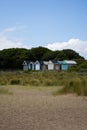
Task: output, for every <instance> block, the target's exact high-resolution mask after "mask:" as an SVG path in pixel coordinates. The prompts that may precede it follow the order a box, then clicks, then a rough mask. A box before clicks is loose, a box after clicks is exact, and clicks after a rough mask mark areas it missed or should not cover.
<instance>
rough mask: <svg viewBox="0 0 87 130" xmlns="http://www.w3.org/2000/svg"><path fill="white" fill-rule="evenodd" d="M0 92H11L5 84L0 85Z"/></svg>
mask: <svg viewBox="0 0 87 130" xmlns="http://www.w3.org/2000/svg"><path fill="white" fill-rule="evenodd" d="M0 94H12V93H11V92H9V90H8V88H6V86H0Z"/></svg>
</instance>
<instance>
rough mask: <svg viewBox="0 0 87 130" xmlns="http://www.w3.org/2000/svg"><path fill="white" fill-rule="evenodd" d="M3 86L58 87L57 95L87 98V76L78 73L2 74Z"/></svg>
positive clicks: (0, 74) (0, 81)
mask: <svg viewBox="0 0 87 130" xmlns="http://www.w3.org/2000/svg"><path fill="white" fill-rule="evenodd" d="M3 85H4V86H6V85H19V86H20V85H21V86H25V87H26V86H36V87H38V86H42V87H44V86H50V87H51V86H52V87H53V86H54V87H55V86H56V87H58V91H56V92H55V95H58V94H67V93H76V94H77V95H85V96H87V75H86V74H85V75H84V74H83V75H81V74H79V73H77V72H58V71H39V72H36V71H35V72H31V71H30V72H27V73H26V72H23V71H19V72H17V71H14V72H11V71H10V72H0V86H3ZM59 86H61V87H59ZM59 88H60V89H59Z"/></svg>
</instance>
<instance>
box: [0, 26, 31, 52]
mask: <svg viewBox="0 0 87 130" xmlns="http://www.w3.org/2000/svg"><path fill="white" fill-rule="evenodd" d="M17 30H18V29H17V28H16V27H13V28H6V29H5V30H3V31H2V32H0V50H2V49H7V48H29V46H28V45H25V44H24V42H23V41H22V40H20V39H17V40H12V39H11V38H10V37H9V36H8V34H9V33H10V34H12V33H13V32H16V31H17Z"/></svg>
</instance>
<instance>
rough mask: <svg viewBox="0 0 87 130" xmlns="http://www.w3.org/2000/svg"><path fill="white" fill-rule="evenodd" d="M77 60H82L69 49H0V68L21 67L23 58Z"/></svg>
mask: <svg viewBox="0 0 87 130" xmlns="http://www.w3.org/2000/svg"><path fill="white" fill-rule="evenodd" d="M65 59H66V60H77V61H83V60H84V58H83V57H81V56H80V55H79V54H78V53H77V52H75V51H74V50H71V49H66V50H62V51H52V50H49V49H47V48H44V47H37V48H32V49H24V48H11V49H4V50H1V51H0V70H2V69H3V70H8V69H9V70H15V69H22V63H23V61H24V60H29V61H30V60H31V61H36V60H39V61H42V60H65Z"/></svg>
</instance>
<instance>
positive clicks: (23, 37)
mask: <svg viewBox="0 0 87 130" xmlns="http://www.w3.org/2000/svg"><path fill="white" fill-rule="evenodd" d="M37 46H45V47H48V48H49V49H52V50H56V49H58V50H61V49H67V48H71V49H74V50H76V51H77V52H79V53H80V54H81V55H82V56H84V57H85V58H87V56H86V54H87V0H0V49H4V48H11V47H25V48H32V47H37Z"/></svg>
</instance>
